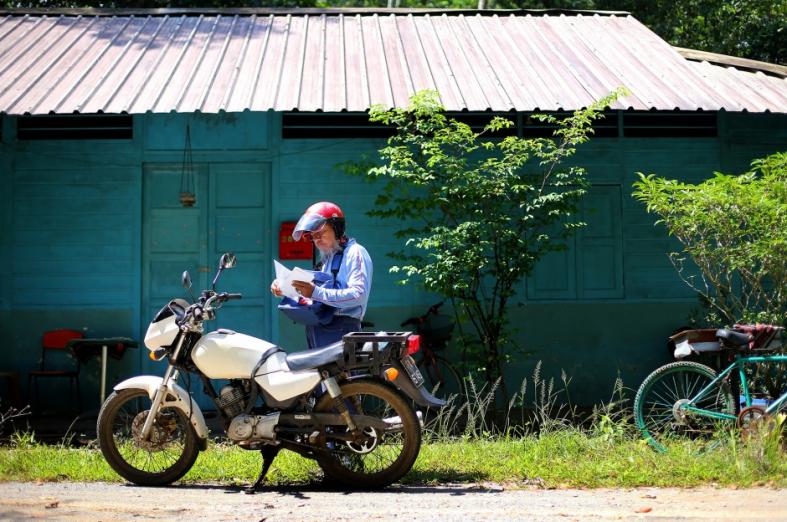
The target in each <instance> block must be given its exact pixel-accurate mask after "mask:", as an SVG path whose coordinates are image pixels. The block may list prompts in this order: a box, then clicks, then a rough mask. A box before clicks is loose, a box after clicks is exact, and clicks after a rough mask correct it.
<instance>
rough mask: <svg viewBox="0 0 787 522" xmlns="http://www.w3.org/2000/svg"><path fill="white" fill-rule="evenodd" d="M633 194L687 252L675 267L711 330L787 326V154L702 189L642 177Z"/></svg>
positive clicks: (675, 256) (674, 257) (716, 179)
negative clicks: (702, 309)
mask: <svg viewBox="0 0 787 522" xmlns="http://www.w3.org/2000/svg"><path fill="white" fill-rule="evenodd" d="M634 188H635V190H634V193H633V195H634V197H635V198H637V199H638V200H640V201H641V202H643V203H645V205H646V206H647V210H648V212H651V213H654V214H657V215H658V216H659V220H658V223H662V224H664V226H665V227H666V228H667V231H668V232H669V234H670V235H671V236H673V237H675V238H677V240H678V241H680V243H681V246H682V247H683V252H672V253H671V254H670V260H671V261H672V263H673V265H674V266H675V268H676V269H677V271H678V273H679V274H680V276H681V278H682V279H683V280H684V281H685V282H686V283H687V284H688V285H689V286H690V287H691V288H692V289H694V290H695V291H696V292H697V293H698V294H699V296H700V298H701V300H702V301H703V302H704V303H706V304H707V305H708V307H709V316H708V317H707V318H706V320H707V321H708V322H709V323H710V324H716V325H722V324H726V325H732V324H734V323H746V322H762V323H774V324H784V323H785V320H786V319H787V153H777V154H773V155H771V156H768V157H766V158H764V159H759V160H755V161H754V162H753V163H752V169H751V170H750V171H749V172H746V173H745V174H741V175H739V176H733V175H726V174H721V173H716V174H715V175H714V177H713V178H710V179H708V180H706V181H704V182H702V183H698V184H696V185H695V184H691V183H683V182H680V181H677V180H670V179H666V178H659V177H656V176H655V175H653V174H651V175H648V176H645V175H644V174H640V180H639V181H637V182H636V183H635V184H634ZM687 256H688V258H687ZM689 260H690V261H691V263H693V265H692V264H690V263H689ZM694 266H696V267H697V268H698V269H699V273H697V270H696V269H694Z"/></svg>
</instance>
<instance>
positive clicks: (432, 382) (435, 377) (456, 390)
mask: <svg viewBox="0 0 787 522" xmlns="http://www.w3.org/2000/svg"><path fill="white" fill-rule="evenodd" d="M417 365H418V369H419V370H421V374H423V376H424V387H425V388H426V389H427V390H429V391H430V392H431V393H432V394H433V395H434V396H435V397H437V398H438V399H443V400H447V399H448V397H450V396H451V395H455V396H457V397H462V396H464V394H465V393H464V386H463V381H462V378H461V377H460V376H459V372H457V371H456V370H455V369H454V367H453V366H451V363H449V362H448V361H447V360H446V359H445V358H444V357H442V356H440V355H434V354H433V353H432V354H429V355H426V354H425V355H424V356H423V357H421V359H420V360H419V361H418V364H417Z"/></svg>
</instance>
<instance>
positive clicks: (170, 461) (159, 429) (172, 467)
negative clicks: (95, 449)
mask: <svg viewBox="0 0 787 522" xmlns="http://www.w3.org/2000/svg"><path fill="white" fill-rule="evenodd" d="M150 404H151V401H150V398H149V397H148V394H147V391H145V390H139V389H127V390H120V391H116V392H114V393H113V394H112V395H110V396H109V398H108V399H107V400H106V401H105V402H104V405H103V406H102V407H101V412H100V413H99V414H98V424H97V426H96V433H97V434H98V443H99V446H100V448H101V453H103V454H104V458H105V459H106V460H107V463H108V464H109V465H110V466H111V467H112V469H114V470H115V471H116V472H117V473H118V474H119V475H120V476H121V477H123V478H125V479H126V480H128V481H130V482H133V483H134V484H137V485H140V486H166V485H168V484H171V483H173V482H175V481H176V480H178V479H179V478H181V477H182V476H183V475H185V474H186V472H188V470H190V469H191V467H192V466H193V465H194V462H195V461H196V460H197V456H198V455H199V448H198V446H197V436H196V434H195V433H194V429H193V428H192V426H191V424H190V423H189V420H188V418H187V417H186V415H185V414H184V413H183V411H181V410H179V409H177V408H162V409H161V410H160V411H159V414H158V415H157V416H156V423H155V424H154V427H153V430H152V431H151V436H150V437H149V438H150V441H148V442H144V443H142V442H140V441H139V437H137V436H135V432H136V433H138V432H139V431H140V429H141V424H144V420H145V418H146V417H147V412H148V411H149V408H150Z"/></svg>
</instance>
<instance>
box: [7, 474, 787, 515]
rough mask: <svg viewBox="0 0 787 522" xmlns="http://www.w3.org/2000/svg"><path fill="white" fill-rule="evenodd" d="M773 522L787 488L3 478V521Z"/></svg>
mask: <svg viewBox="0 0 787 522" xmlns="http://www.w3.org/2000/svg"><path fill="white" fill-rule="evenodd" d="M36 518H42V519H49V520H112V521H115V520H256V521H266V522H274V521H299V520H304V521H321V522H323V521H334V520H343V521H354V522H355V521H359V520H361V521H364V520H402V521H410V520H418V521H427V520H430V521H431V520H435V521H437V520H439V521H445V520H449V521H450V520H457V521H458V520H462V521H467V520H489V521H493V520H494V521H499V520H561V521H567V520H582V521H584V520H692V521H693V520H713V521H719V520H736V521H737V520H768V521H778V520H784V521H787V490H784V489H769V488H756V489H729V488H719V489H715V488H707V487H703V488H692V489H677V488H639V489H625V490H624V489H595V490H575V489H556V490H544V489H535V488H534V489H507V488H505V487H503V486H500V485H496V484H485V485H476V486H468V485H442V486H434V487H433V486H394V487H391V488H388V489H386V490H383V491H377V492H342V491H325V490H324V489H323V488H321V487H318V486H309V487H291V488H280V487H277V488H263V489H262V490H260V491H259V492H258V493H256V494H254V495H246V494H244V493H243V492H242V491H241V489H240V488H237V487H228V486H219V485H174V486H171V487H167V488H140V487H136V486H130V485H120V484H105V483H74V482H62V483H18V482H10V483H2V484H0V519H1V520H29V519H36Z"/></svg>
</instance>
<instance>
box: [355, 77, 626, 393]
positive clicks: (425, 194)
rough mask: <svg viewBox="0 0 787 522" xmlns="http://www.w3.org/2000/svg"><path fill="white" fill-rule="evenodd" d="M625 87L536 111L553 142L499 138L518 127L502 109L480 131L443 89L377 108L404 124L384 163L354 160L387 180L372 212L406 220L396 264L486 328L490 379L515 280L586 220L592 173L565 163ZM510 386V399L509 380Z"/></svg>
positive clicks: (378, 118)
mask: <svg viewBox="0 0 787 522" xmlns="http://www.w3.org/2000/svg"><path fill="white" fill-rule="evenodd" d="M621 94H623V91H622V90H620V91H616V92H615V93H613V94H611V95H610V96H608V97H607V98H604V99H603V100H601V101H599V102H597V103H595V104H593V105H592V106H591V107H589V108H587V109H583V110H578V111H575V112H574V113H573V114H572V115H570V116H568V117H566V118H564V119H558V118H556V117H554V116H548V115H536V116H534V118H536V119H539V120H541V121H544V122H547V123H549V124H550V125H554V126H555V128H556V130H555V133H554V139H546V138H536V139H523V138H519V137H516V136H506V137H502V138H500V137H499V134H498V138H495V137H494V136H495V134H496V133H497V132H499V131H503V130H505V129H508V128H511V127H512V126H513V123H512V122H511V121H509V120H507V119H505V118H499V117H498V118H493V119H492V120H491V121H490V123H489V124H487V125H486V126H485V127H484V128H483V130H481V131H480V132H476V131H474V130H473V129H472V128H471V127H470V126H468V125H466V124H464V123H461V122H458V121H456V120H454V119H452V118H449V117H447V116H446V115H445V111H444V108H443V107H442V106H441V105H440V102H439V96H438V94H437V93H436V92H434V91H422V92H419V93H417V94H416V95H414V96H413V97H412V98H411V101H410V105H409V107H407V108H406V109H386V108H384V107H379V106H378V107H373V108H372V110H371V112H370V116H369V118H370V120H371V121H374V122H379V123H383V124H385V125H389V126H392V127H393V128H394V129H395V134H394V135H393V136H392V137H390V138H389V139H388V142H387V146H386V147H384V148H382V149H380V150H379V156H380V159H381V160H382V165H381V166H378V167H373V168H371V169H367V168H366V167H367V166H366V165H365V164H354V165H352V164H351V165H349V166H346V168H347V169H348V170H349V171H350V172H352V171H353V170H355V172H356V173H359V174H362V175H367V176H368V177H370V178H371V179H379V180H382V181H384V182H385V185H384V186H383V188H382V189H381V191H380V192H379V195H378V197H377V199H376V201H375V205H374V210H373V211H371V212H370V213H369V214H370V215H372V216H375V217H379V218H382V219H387V220H394V221H399V222H400V224H401V225H400V226H402V227H405V228H403V229H401V230H399V231H398V232H397V234H396V235H397V237H398V238H400V239H403V240H404V242H403V245H402V250H400V251H399V252H396V253H394V254H392V255H393V257H394V258H395V259H396V260H397V261H398V262H399V264H398V265H397V266H395V267H393V268H392V271H399V272H401V273H403V274H404V276H405V281H410V280H414V281H416V282H418V283H421V284H422V285H423V287H424V288H425V289H426V290H428V291H431V292H435V293H439V294H441V295H444V296H446V297H448V298H450V299H451V300H452V301H453V302H454V305H455V307H458V308H459V309H460V310H461V311H462V318H463V319H464V320H466V321H467V322H469V323H470V324H471V325H472V328H473V329H474V331H475V333H476V334H477V343H476V344H473V345H471V346H470V352H469V355H470V357H471V360H470V363H471V364H473V365H474V366H473V369H475V370H477V371H480V372H482V373H483V375H484V377H485V381H486V383H487V384H488V385H491V384H492V383H495V382H496V381H498V379H501V378H502V377H503V366H504V364H505V362H506V361H507V357H508V353H507V350H508V348H510V346H509V339H510V333H511V332H510V329H509V325H508V323H507V315H506V312H507V309H508V305H509V303H510V299H511V297H512V296H513V295H514V291H515V287H516V285H517V284H519V283H520V282H521V281H522V278H523V277H525V276H526V275H528V274H529V273H530V272H531V271H532V270H533V268H534V267H535V265H536V263H537V262H538V261H539V259H541V258H542V257H543V256H544V255H545V254H547V253H548V252H552V251H556V250H561V249H564V248H565V239H566V238H567V237H569V235H570V234H572V233H573V232H574V230H575V229H576V228H578V227H580V226H582V224H581V223H576V222H574V223H572V222H571V221H570V220H569V219H568V217H569V216H571V215H573V214H574V213H575V212H576V210H577V204H578V202H579V199H580V198H581V197H582V196H583V195H584V194H585V185H586V182H585V172H584V170H583V169H582V168H579V167H565V168H564V167H562V165H561V164H562V163H563V161H564V160H565V159H566V158H568V157H570V156H571V155H573V153H574V151H575V147H576V146H577V145H579V144H581V143H584V142H585V141H587V140H588V138H589V135H590V134H591V133H592V129H591V123H592V122H593V120H595V119H598V118H601V117H603V114H602V113H601V112H600V111H601V110H603V109H604V107H606V106H607V105H609V104H610V103H611V102H612V101H613V100H614V99H616V98H617V96H619V95H621ZM501 387H502V389H503V396H504V397H508V393H507V390H506V387H505V381H504V380H501Z"/></svg>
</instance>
